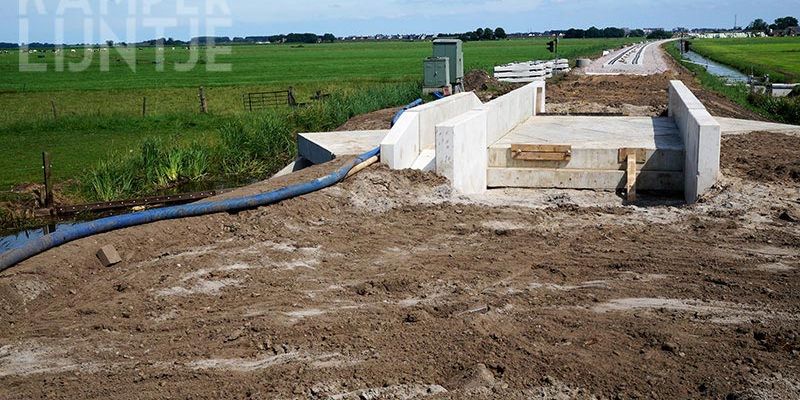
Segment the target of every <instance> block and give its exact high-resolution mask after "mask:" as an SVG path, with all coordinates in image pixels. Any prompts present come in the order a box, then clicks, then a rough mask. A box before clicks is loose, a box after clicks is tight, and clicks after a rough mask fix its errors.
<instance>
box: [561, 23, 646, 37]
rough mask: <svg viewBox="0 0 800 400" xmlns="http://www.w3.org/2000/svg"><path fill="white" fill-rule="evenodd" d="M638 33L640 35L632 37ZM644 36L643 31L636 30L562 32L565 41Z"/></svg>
mask: <svg viewBox="0 0 800 400" xmlns="http://www.w3.org/2000/svg"><path fill="white" fill-rule="evenodd" d="M634 33H640V35H634ZM628 35H630V36H644V31H642V30H641V29H637V30H635V31H630V32H627V33H626V32H625V29H622V28H616V27H613V26H612V27H608V28H603V29H600V28H598V27H595V26H593V27H591V28H589V29H576V28H570V29H567V30H566V31H564V38H566V39H594V38H624V37H626V36H628Z"/></svg>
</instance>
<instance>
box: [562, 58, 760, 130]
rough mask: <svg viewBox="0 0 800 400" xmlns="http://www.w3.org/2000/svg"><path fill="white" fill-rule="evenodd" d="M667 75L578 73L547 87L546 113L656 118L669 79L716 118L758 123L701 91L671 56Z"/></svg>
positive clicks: (753, 115) (727, 102)
mask: <svg viewBox="0 0 800 400" xmlns="http://www.w3.org/2000/svg"><path fill="white" fill-rule="evenodd" d="M665 57H666V58H665V59H666V60H667V62H668V63H670V64H671V65H672V69H671V70H670V71H669V72H666V73H663V74H656V75H650V76H629V75H618V76H597V75H582V74H580V73H579V71H576V73H573V74H569V75H568V76H566V77H564V78H562V79H559V80H557V81H555V82H554V83H553V84H548V86H547V112H548V113H553V114H570V113H572V114H574V113H606V114H622V115H644V116H659V115H664V114H665V113H666V111H667V102H668V97H669V93H668V91H667V90H668V88H669V81H670V80H675V79H677V80H680V81H683V83H685V84H686V85H687V86H688V87H689V88H690V89H691V90H692V92H693V93H694V94H695V95H696V96H697V97H698V98H699V99H700V101H702V102H703V104H704V105H705V106H706V108H708V110H709V112H710V113H711V114H712V115H714V116H718V117H730V118H742V119H751V120H757V121H761V120H764V118H763V117H761V116H760V115H758V114H756V113H754V112H752V111H750V110H746V109H743V108H741V107H739V105H737V104H736V103H733V102H732V101H730V100H728V99H727V98H725V97H724V96H720V95H718V94H716V93H713V92H710V91H708V90H706V89H704V88H702V87H701V86H700V85H699V84H698V83H697V82H696V81H695V79H694V76H693V75H692V74H691V73H690V72H689V71H688V70H687V69H686V68H684V67H683V66H681V65H678V63H676V62H675V61H674V60H673V59H672V58H671V57H669V56H668V55H667V56H665Z"/></svg>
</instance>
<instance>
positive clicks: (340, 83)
mask: <svg viewBox="0 0 800 400" xmlns="http://www.w3.org/2000/svg"><path fill="white" fill-rule="evenodd" d="M638 40H640V39H636V38H631V39H577V40H564V41H562V43H561V54H560V55H559V56H560V57H565V58H570V59H574V58H575V57H578V56H590V55H596V54H598V53H600V52H601V51H602V50H604V49H608V48H611V47H618V46H620V45H623V44H626V43H630V42H635V41H638ZM546 42H547V39H531V40H513V41H495V42H471V43H466V44H465V45H464V53H465V64H466V65H465V67H466V69H467V70H469V69H475V68H481V69H486V70H489V69H491V68H492V67H493V66H494V65H497V64H502V63H507V62H511V61H522V60H530V59H546V58H550V57H552V56H551V55H550V54H549V53H548V52H547V49H546V47H545V43H546ZM117 51H118V50H116V49H112V50H110V51H109V52H108V53H101V52H95V53H92V55H91V57H92V59H93V62H92V64H91V66H90V67H89V68H88V69H87V70H85V71H83V72H57V71H56V70H55V67H56V66H55V63H56V58H55V54H53V53H45V54H42V53H38V54H31V55H29V60H30V62H31V63H41V64H46V65H47V66H48V71H47V72H21V71H20V67H19V63H20V56H19V54H17V53H16V52H12V53H10V54H0V109H2V110H3V112H1V113H0V143H3V146H0V191H2V190H8V189H9V188H10V187H12V186H13V185H17V184H21V183H27V182H40V181H41V167H40V164H41V152H42V151H44V150H47V151H49V152H51V153H52V157H53V160H54V161H53V163H54V175H55V178H56V180H57V181H63V180H66V179H73V178H79V177H80V176H81V175H82V174H83V173H84V172H85V171H86V170H87V168H89V167H91V166H93V165H94V164H95V163H96V162H97V161H98V160H101V159H106V158H109V157H111V158H112V159H113V157H116V156H118V155H119V154H124V153H125V152H127V151H132V150H134V149H135V148H136V147H137V146H138V145H139V144H140V143H142V141H143V140H144V139H145V138H147V137H149V136H159V137H168V136H169V137H179V138H182V139H184V140H187V141H189V140H196V139H198V138H199V139H200V140H212V141H213V140H215V138H216V137H217V136H218V130H219V127H220V126H221V125H222V124H224V123H226V122H227V121H229V120H230V119H231V118H234V117H241V116H243V115H244V114H245V110H244V106H243V104H242V97H241V96H242V95H243V94H244V93H247V92H254V91H263V90H278V89H286V88H287V87H289V86H293V87H294V88H295V89H296V91H297V93H298V100H300V101H301V102H302V101H308V99H309V97H310V96H311V95H312V94H313V93H315V92H316V91H318V90H322V91H324V92H337V91H340V90H352V89H358V88H360V87H367V86H374V85H381V84H397V83H401V82H413V81H417V80H420V79H421V75H422V59H423V58H424V57H426V56H429V55H430V54H431V44H430V42H416V43H406V42H381V43H377V42H371V43H335V44H320V45H303V46H290V45H265V46H255V45H252V46H232V47H231V48H230V54H229V55H218V56H217V62H218V63H227V64H230V65H231V71H230V72H209V71H207V70H206V68H205V66H206V65H205V64H202V63H201V64H199V65H197V66H196V68H195V69H193V70H191V71H188V72H179V71H176V70H175V63H182V62H185V61H187V60H188V59H189V57H190V53H189V50H186V49H185V48H181V47H178V48H176V50H172V48H170V47H167V48H166V49H165V51H164V63H163V64H162V65H161V66H162V67H163V72H160V71H158V70H157V69H158V68H157V66H156V65H155V64H154V63H153V62H154V61H155V60H156V50H155V49H153V48H147V49H142V50H132V49H131V50H121V51H123V52H128V53H135V55H136V59H137V61H136V71H135V72H134V71H132V70H131V66H130V65H129V64H128V63H127V62H126V61H125V58H124V56H126V55H127V56H130V55H131V54H121V53H117ZM206 51H207V50H205V49H204V50H201V54H200V56H199V58H200V60H207V59H208V55H207V54H206ZM64 54H65V57H66V61H65V62H66V63H77V62H80V60H81V59H82V58H83V56H84V52H83V50H78V51H77V52H76V53H72V52H70V51H69V50H67V51H65V53H64ZM42 55H43V56H44V57H43V58H39V57H40V56H42ZM105 56H107V57H108V60H109V71H107V72H104V71H101V69H100V65H101V64H100V57H105ZM199 86H205V87H206V88H207V90H206V92H207V96H208V102H209V110H210V113H211V114H210V115H200V114H199V113H198V109H199V106H198V99H197V88H198V87H199ZM144 97H146V98H147V110H148V116H147V117H145V118H142V116H141V110H142V101H143V98H144ZM51 102H52V103H54V104H55V106H56V113H57V118H55V119H54V117H53V113H52V106H51Z"/></svg>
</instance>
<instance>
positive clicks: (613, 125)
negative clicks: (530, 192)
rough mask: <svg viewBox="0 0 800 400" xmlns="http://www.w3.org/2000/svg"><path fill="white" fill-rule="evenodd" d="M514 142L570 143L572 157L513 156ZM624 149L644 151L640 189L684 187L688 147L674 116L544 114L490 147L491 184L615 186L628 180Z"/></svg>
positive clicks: (567, 187)
mask: <svg viewBox="0 0 800 400" xmlns="http://www.w3.org/2000/svg"><path fill="white" fill-rule="evenodd" d="M514 144H553V145H570V146H571V147H572V153H571V157H570V159H569V160H567V161H526V160H517V159H514V158H513V157H512V154H511V146H512V145H514ZM623 148H635V149H644V150H645V152H644V153H645V157H644V159H643V160H640V166H639V170H640V171H641V173H640V176H639V178H638V180H639V181H638V182H637V186H638V188H639V189H640V190H662V191H670V192H671V191H681V190H683V168H684V164H685V160H684V145H683V141H682V140H681V137H680V131H679V130H678V127H677V126H676V125H675V122H674V120H673V119H672V118H666V117H664V118H652V117H588V116H538V117H535V118H530V119H529V120H528V121H526V122H524V123H523V124H521V125H519V126H517V127H516V128H515V129H513V130H512V131H511V132H509V133H508V134H507V135H505V136H504V137H502V138H501V139H500V140H498V141H497V142H495V143H494V144H492V145H491V146H490V147H489V174H488V184H489V186H490V187H530V188H566V189H601V190H614V189H618V188H624V187H625V184H626V181H627V179H626V175H625V173H626V171H625V163H624V162H621V161H620V158H619V151H620V149H623ZM623 161H624V160H623ZM639 182H640V183H639Z"/></svg>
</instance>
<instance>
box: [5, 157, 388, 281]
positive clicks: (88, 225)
mask: <svg viewBox="0 0 800 400" xmlns="http://www.w3.org/2000/svg"><path fill="white" fill-rule="evenodd" d="M380 151H381V149H380V148H376V149H373V150H371V151H368V152H366V153H364V154H362V155H360V156H358V157H357V158H356V159H355V160H353V161H350V162H348V163H347V164H346V165H345V166H343V167H342V168H340V169H338V170H337V171H334V172H333V173H331V174H330V175H327V176H324V177H321V178H319V179H315V180H313V181H310V182H305V183H300V184H296V185H291V186H287V187H284V188H281V189H277V190H273V191H271V192H267V193H261V194H257V195H252V196H246V197H240V198H236V199H229V200H221V201H211V202H205V203H192V204H185V205H181V206H173V207H166V208H159V209H153V210H148V211H142V212H137V213H133V214H126V215H118V216H113V217H108V218H102V219H98V220H95V221H91V222H85V223H82V224H78V225H74V226H71V227H68V228H64V229H63V230H59V231H56V232H54V233H51V234H49V235H46V236H43V237H40V238H38V239H35V240H31V241H30V242H28V243H25V245H23V246H21V247H18V248H16V249H13V250H9V251H7V252H5V253H3V254H0V272H3V271H5V270H7V269H9V268H11V267H13V266H15V265H17V264H19V263H20V262H22V261H25V260H27V259H29V258H31V257H33V256H35V255H37V254H41V253H43V252H45V251H47V250H50V249H52V248H55V247H58V246H61V245H63V244H66V243H69V242H72V241H74V240H78V239H82V238H85V237H89V236H92V235H96V234H100V233H104V232H110V231H114V230H118V229H124V228H130V227H132V226H138V225H144V224H149V223H153V222H158V221H164V220H170V219H179V218H188V217H198V216H201V215H208V214H216V213H222V212H237V211H243V210H249V209H254V208H258V207H263V206H268V205H270V204H275V203H278V202H281V201H283V200H286V199H291V198H293V197H298V196H303V195H306V194H309V193H312V192H315V191H317V190H322V189H324V188H327V187H330V186H333V185H335V184H337V183H339V182H341V181H342V180H344V179H345V178H346V177H347V174H348V173H349V172H350V170H352V169H353V167H355V166H357V165H358V164H361V163H363V162H365V161H367V160H368V159H370V158H372V157H375V156H377V155H379V154H380Z"/></svg>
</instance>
